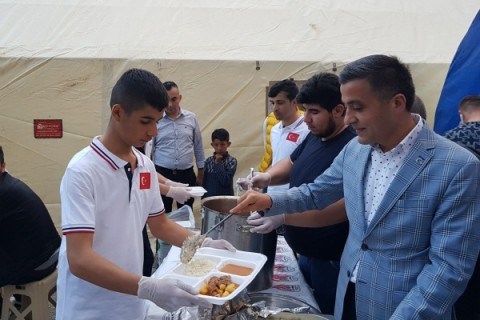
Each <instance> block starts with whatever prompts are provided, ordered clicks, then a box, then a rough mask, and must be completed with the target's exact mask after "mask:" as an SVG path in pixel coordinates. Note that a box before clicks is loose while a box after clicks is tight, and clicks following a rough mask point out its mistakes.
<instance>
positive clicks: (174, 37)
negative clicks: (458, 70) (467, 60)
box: [0, 0, 478, 63]
mask: <svg viewBox="0 0 480 320" xmlns="http://www.w3.org/2000/svg"><path fill="white" fill-rule="evenodd" d="M477 10H478V1H474V0H460V1H454V0H440V1H438V0H423V1H416V0H402V1H379V0H368V1H352V0H297V1H294V0H265V1H257V0H176V1H146V0H139V1H128V0H124V1H118V0H104V1H101V0H100V1H99V0H87V1H73V0H37V1H22V0H11V1H0V17H1V19H0V30H1V32H2V33H1V34H2V37H1V38H0V50H1V51H0V53H1V55H2V56H10V57H28V58H34V57H42V58H52V57H57V58H58V57H61V58H96V59H98V58H107V59H111V58H117V59H118V58H120V59H174V60H260V61H262V60H266V61H342V62H344V61H347V62H348V61H351V60H354V59H357V58H358V57H361V56H364V55H368V54H371V53H372V52H376V53H389V54H394V55H399V56H401V57H402V59H403V60H404V61H405V62H414V63H449V62H450V61H451V58H452V56H453V54H454V52H455V49H456V47H457V45H458V43H459V41H460V39H461V37H462V36H463V34H464V33H465V31H466V30H467V29H468V26H469V24H470V22H471V21H472V19H473V17H474V15H475V13H476V12H477Z"/></svg>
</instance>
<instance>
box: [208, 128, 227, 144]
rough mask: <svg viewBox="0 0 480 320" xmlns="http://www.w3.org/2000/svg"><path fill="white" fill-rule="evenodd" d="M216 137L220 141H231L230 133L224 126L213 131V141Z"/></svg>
mask: <svg viewBox="0 0 480 320" xmlns="http://www.w3.org/2000/svg"><path fill="white" fill-rule="evenodd" d="M215 139H218V140H220V141H230V134H229V133H228V131H227V130H225V129H223V128H220V129H215V130H213V132H212V142H213V140H215Z"/></svg>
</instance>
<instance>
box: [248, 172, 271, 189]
mask: <svg viewBox="0 0 480 320" xmlns="http://www.w3.org/2000/svg"><path fill="white" fill-rule="evenodd" d="M271 180H272V176H271V175H270V173H268V172H255V173H254V174H253V178H252V184H253V186H254V187H255V188H260V189H263V188H265V187H268V185H269V184H270V181H271Z"/></svg>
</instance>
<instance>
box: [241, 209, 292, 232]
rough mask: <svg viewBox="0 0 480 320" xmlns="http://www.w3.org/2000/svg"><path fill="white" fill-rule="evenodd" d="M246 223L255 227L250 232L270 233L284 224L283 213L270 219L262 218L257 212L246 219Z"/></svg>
mask: <svg viewBox="0 0 480 320" xmlns="http://www.w3.org/2000/svg"><path fill="white" fill-rule="evenodd" d="M247 223H248V224H249V225H252V226H256V227H254V228H251V229H250V232H256V233H270V232H272V231H273V230H275V229H277V228H278V227H280V226H281V225H282V224H284V223H285V213H284V214H279V215H276V216H271V217H262V216H261V215H260V214H259V213H258V212H254V213H252V214H251V215H250V216H249V217H248V218H247Z"/></svg>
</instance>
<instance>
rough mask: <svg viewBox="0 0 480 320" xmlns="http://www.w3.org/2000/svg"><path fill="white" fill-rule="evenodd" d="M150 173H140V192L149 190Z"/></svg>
mask: <svg viewBox="0 0 480 320" xmlns="http://www.w3.org/2000/svg"><path fill="white" fill-rule="evenodd" d="M150 181H151V179H150V172H140V190H142V189H150Z"/></svg>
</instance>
